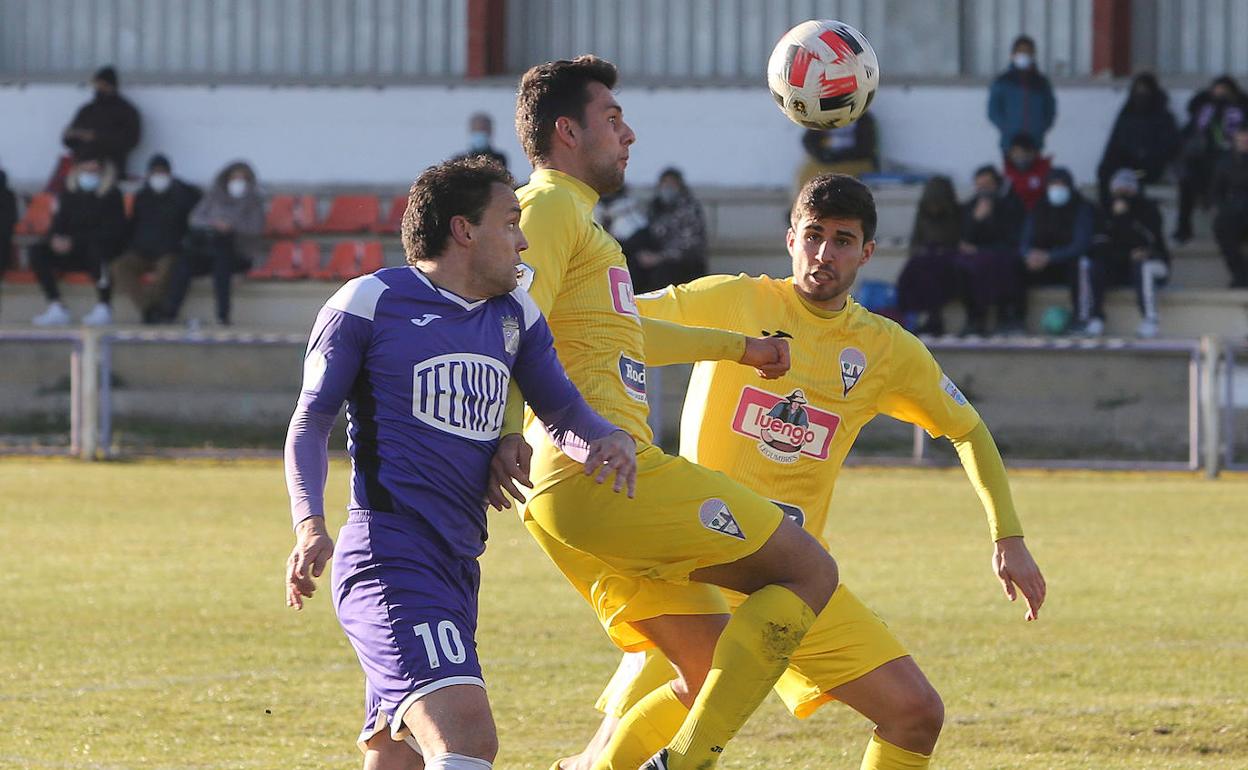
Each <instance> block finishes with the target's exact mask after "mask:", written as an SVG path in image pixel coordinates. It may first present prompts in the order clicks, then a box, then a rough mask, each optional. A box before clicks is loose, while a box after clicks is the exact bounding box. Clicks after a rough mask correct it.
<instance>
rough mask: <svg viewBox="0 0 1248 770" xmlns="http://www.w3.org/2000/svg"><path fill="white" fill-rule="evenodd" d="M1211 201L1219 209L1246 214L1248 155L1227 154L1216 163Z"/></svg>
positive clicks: (1247, 208) (1247, 201) (1247, 206)
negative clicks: (1215, 202) (1214, 202)
mask: <svg viewBox="0 0 1248 770" xmlns="http://www.w3.org/2000/svg"><path fill="white" fill-rule="evenodd" d="M1213 199H1214V200H1215V201H1217V203H1218V206H1219V207H1222V208H1232V209H1235V210H1237V211H1244V212H1248V153H1239V152H1228V153H1227V154H1226V155H1224V156H1222V158H1221V159H1220V160H1219V161H1218V165H1217V167H1216V168H1215V170H1214V172H1213Z"/></svg>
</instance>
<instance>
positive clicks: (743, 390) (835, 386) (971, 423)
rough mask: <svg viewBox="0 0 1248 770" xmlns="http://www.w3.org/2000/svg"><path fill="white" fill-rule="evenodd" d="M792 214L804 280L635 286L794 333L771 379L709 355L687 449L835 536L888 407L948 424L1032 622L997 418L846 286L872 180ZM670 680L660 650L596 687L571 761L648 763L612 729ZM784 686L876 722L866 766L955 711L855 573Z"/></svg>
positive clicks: (844, 180) (1031, 582) (655, 306)
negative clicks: (785, 364) (870, 438)
mask: <svg viewBox="0 0 1248 770" xmlns="http://www.w3.org/2000/svg"><path fill="white" fill-rule="evenodd" d="M791 221H792V228H791V229H790V230H789V233H788V250H789V254H790V256H791V257H792V260H793V276H792V277H791V278H787V279H783V280H781V279H774V278H770V277H767V276H761V277H758V278H753V277H750V276H746V275H738V276H724V275H717V276H709V277H706V278H701V279H698V280H696V281H693V282H691V283H688V284H685V285H682V286H676V287H670V286H669V287H668V288H666V289H663V290H660V291H656V292H651V293H649V294H644V295H641V296H640V297H638V298H637V304H638V308H639V310H640V312H641V314H642V316H643V317H645V318H654V319H664V320H668V321H676V322H679V323H685V324H695V325H705V326H712V327H716V328H720V329H724V330H735V331H740V332H749V333H767V334H771V335H777V336H783V337H786V338H788V339H789V340H790V345H791V347H792V351H793V367H792V369H790V370H789V372H788V373H787V374H786V375H785V376H784V377H783V378H781V379H779V380H777V381H774V382H764V381H762V380H760V379H759V378H758V377H756V376H754V375H753V373H752V372H750V371H749V370H748V369H745V368H744V367H733V366H724V365H721V364H719V363H715V362H708V363H701V364H698V365H697V366H696V367H695V369H694V372H693V377H692V379H691V381H690V383H689V389H688V392H687V394H686V396H685V408H684V412H683V414H682V419H681V455H682V456H684V457H686V458H688V459H690V460H694V461H696V462H698V463H700V464H703V465H706V466H707V467H710V468H715V469H716V470H721V471H723V472H724V473H726V474H728V475H730V476H731V477H733V478H734V479H736V480H738V481H741V482H743V483H745V484H746V486H748V487H750V488H751V489H754V490H756V491H758V492H761V493H762V494H764V495H766V496H767V497H770V498H771V499H772V500H773V501H775V503H776V504H777V505H778V506H779V507H780V508H781V509H782V510H784V511H785V512H786V514H788V515H789V516H790V517H791V518H793V519H794V520H796V521H798V522H799V523H801V524H802V525H803V526H804V527H805V528H806V529H807V531H809V532H810V533H811V534H812V535H814V536H815V537H819V538H820V539H821V540H822V535H823V533H824V531H825V529H826V526H827V522H828V514H829V512H830V507H831V503H832V492H833V488H834V486H835V484H836V477H837V473H838V471H839V470H840V467H841V464H842V463H843V462H844V460H845V457H846V455H847V454H848V453H849V450H850V448H851V447H852V446H853V443H854V440H855V439H856V438H857V436H858V433H859V431H860V430H861V429H862V427H863V426H864V425H866V423H867V422H869V421H870V420H871V419H872V418H873V417H875V415H877V414H881V413H883V414H887V415H890V416H892V417H896V418H897V419H900V420H905V421H907V422H911V423H915V424H917V425H920V426H922V427H923V428H924V429H926V430H927V432H928V433H930V434H931V435H933V436H947V437H949V438H950V439H951V440H952V441H953V444H954V446H955V447H957V450H958V455H959V457H960V458H961V460H962V463H963V465H964V467H965V469H966V471H967V474H968V475H969V477H970V479H971V481H972V483H973V484H974V486H975V488H976V490H977V491H978V493H979V496H980V499H981V501H982V503H983V505H984V509H985V511H986V513H987V515H988V524H989V531H990V534H991V536H992V539H993V541H994V544H995V545H994V549H993V556H992V563H993V568H994V570H995V571H996V574H997V577H998V578H999V579H1000V581H1001V584H1002V586H1003V587H1004V589H1005V593H1006V595H1007V596H1008V597H1009V598H1010V599H1011V600H1013V599H1014V598H1015V596H1016V593H1015V590H1016V589H1015V587H1016V586H1017V588H1018V589H1020V590H1021V593H1022V594H1023V596H1024V598H1025V599H1026V602H1027V605H1028V609H1027V615H1026V617H1027V619H1028V620H1032V619H1035V617H1036V615H1037V613H1038V612H1039V609H1040V605H1041V604H1042V603H1043V602H1044V594H1045V586H1044V578H1043V576H1042V575H1041V573H1040V570H1039V569H1038V568H1037V567H1036V564H1035V562H1034V561H1033V560H1032V558H1031V555H1030V554H1029V552H1028V550H1027V547H1026V545H1025V544H1024V542H1023V531H1022V527H1021V525H1020V524H1019V521H1018V517H1017V516H1016V515H1015V512H1014V506H1013V502H1012V500H1011V497H1010V490H1009V485H1008V482H1007V480H1006V476H1005V468H1004V466H1003V464H1002V462H1001V457H1000V454H999V453H998V452H997V448H996V445H995V444H994V442H993V440H992V437H991V435H990V434H989V432H988V429H987V428H986V427H985V426H984V423H983V421H982V420H981V419H980V417H979V415H978V414H977V413H976V411H975V409H974V408H973V407H972V406H971V405H970V404H969V403H968V402H967V400H966V398H965V397H964V396H963V395H962V394H961V392H959V391H958V388H957V386H956V385H954V383H953V382H951V381H950V380H949V378H948V377H946V376H945V375H944V374H943V373H942V372H941V370H940V367H939V365H937V363H936V361H935V359H933V358H932V355H931V353H930V352H928V350H927V348H925V347H924V346H923V344H922V343H921V342H920V341H919V340H918V339H916V338H915V337H914V336H912V335H911V334H909V333H908V332H906V331H905V330H903V329H902V328H901V327H899V326H898V325H897V324H895V323H893V322H892V321H890V320H888V319H886V318H883V317H882V316H878V315H875V314H873V313H871V312H869V311H867V310H865V309H864V308H863V307H862V306H861V305H858V304H857V303H855V302H854V301H853V299H852V298H850V297H849V289H850V287H851V286H852V284H853V282H854V278H855V276H856V274H857V272H858V269H859V268H860V267H861V266H862V265H864V264H866V262H867V261H868V260H869V259H870V258H871V254H872V252H873V251H874V248H875V244H874V240H873V239H874V234H875V227H876V211H875V202H874V200H873V198H872V196H871V192H870V190H868V189H867V187H866V186H865V185H863V184H862V183H861V182H858V181H857V180H855V179H854V178H853V177H849V176H844V175H839V174H827V175H823V176H820V177H816V178H815V179H813V180H812V181H810V182H809V183H807V184H806V185H805V186H804V187H803V189H802V191H801V192H800V193H799V196H798V199H797V202H796V204H795V206H794V209H793V213H792V220H791ZM729 601H730V604H735V602H736V597H733V596H730V597H729ZM670 678H671V668H670V666H669V665H668V664H667V662H666V661H665V660H663V658H662V656H661V655H659V654H658V653H655V652H653V651H651V652H645V653H635V654H632V655H626V656H625V659H624V661H623V662H622V663H621V665H620V668H619V670H618V671H617V672H616V675H615V676H614V677H613V678H612V681H611V683H610V684H609V685H608V686H607V689H606V691H605V692H604V693H603V695H602V697H601V698H600V699H599V702H598V707H599V708H600V709H601V710H603V711H604V712H605V714H606V718H605V720H604V722H603V724H602V727H601V728H600V730H599V732H598V734H597V735H596V736H595V738H594V740H593V741H591V743H590V745H589V747H587V749H586V750H585V751H584V752H583V753H582V754H581V755H580V756H578V757H576V758H573V759H570V760H566V761H565V762H564V763H563V767H564V768H568V769H569V770H571V768H582V767H615V768H620V767H635V766H636V764H635V763H636V762H637V757H638V756H643V757H644V756H646V754H645V751H646V747H645V746H637V745H633V746H632V747H631V748H630V746H629V745H621V740H620V739H619V738H618V737H617V738H616V739H615V740H611V736H612V734H613V732H615V730H616V725H617V722H619V720H620V718H621V717H623V718H624V722H623V723H622V725H623V727H624V728H626V729H627V728H629V727H630V721H631V720H632V719H633V715H632V714H631V713H630V712H629V711H628V710H629V709H630V708H631V707H633V706H634V704H636V703H637V702H638V701H639V700H641V699H642V698H643V696H646V695H647V693H649V692H651V691H653V690H654V689H655V688H656V687H660V686H662V685H663V683H664V682H666V681H667V680H668V679H670ZM776 691H777V693H778V694H779V695H780V697H781V698H782V700H783V701H784V703H785V705H786V706H788V708H789V709H790V711H792V713H793V714H795V715H796V716H797V717H799V718H804V717H807V716H809V715H810V714H811V713H813V712H814V711H815V710H816V709H818V708H819V707H820V706H821V705H823V704H824V703H826V702H828V701H831V700H839V701H841V702H843V703H845V704H846V705H848V706H850V707H852V708H854V709H856V710H857V711H859V712H860V713H862V714H863V715H864V716H866V717H867V718H868V719H870V720H871V721H872V722H874V723H875V725H876V729H875V733H874V735H873V736H872V739H871V742H870V744H869V746H868V748H867V751H866V755H865V757H864V759H863V762H862V768H864V770H867V769H869V770H886V769H889V770H891V769H892V768H898V769H900V768H924V767H927V766H928V759H929V757H930V755H931V752H932V749H933V748H934V747H935V745H936V740H937V737H938V736H939V734H940V729H941V725H942V720H943V715H944V708H943V705H942V703H941V699H940V696H939V695H938V694H937V693H936V691H935V690H934V689H933V688H932V686H931V684H929V683H928V681H927V678H926V677H925V676H924V675H923V672H922V671H921V670H920V669H919V667H918V666H917V665H916V664H915V662H914V660H913V659H912V658H911V657H910V656H909V655H908V654H907V652H906V650H905V648H904V647H903V646H902V644H901V643H900V642H899V641H898V640H897V639H896V638H895V637H894V636H893V635H892V633H891V632H890V631H889V630H888V628H887V627H886V626H885V625H884V623H883V622H882V621H881V620H880V619H879V618H878V617H876V615H875V614H874V613H872V612H871V611H870V610H869V609H867V607H866V606H865V605H863V604H862V603H861V602H860V601H859V600H858V599H857V598H856V597H854V595H853V594H852V593H850V591H849V589H848V588H847V587H846V586H845V585H843V584H842V585H840V586H839V587H838V588H837V590H836V593H835V594H834V595H833V597H832V600H831V601H830V602H829V603H828V606H827V607H826V608H825V609H824V611H823V612H822V613H821V614H820V615H819V618H818V619H817V620H816V622H815V625H814V626H813V627H812V628H811V630H810V631H809V632H808V633H807V635H806V637H805V638H804V639H803V640H802V642H801V644H800V645H799V646H798V648H797V650H796V651H795V652H794V653H793V655H792V659H791V662H790V666H789V669H788V670H787V671H786V672H785V674H784V675H783V676H782V677H781V678H780V680H779V682H778V683H777V685H776ZM633 729H634V730H635V728H633ZM660 737H661V736H655V738H654V739H655V740H658V739H659V738H660ZM635 743H636V742H635V741H633V744H635ZM595 759H596V760H597V764H594V760H595Z"/></svg>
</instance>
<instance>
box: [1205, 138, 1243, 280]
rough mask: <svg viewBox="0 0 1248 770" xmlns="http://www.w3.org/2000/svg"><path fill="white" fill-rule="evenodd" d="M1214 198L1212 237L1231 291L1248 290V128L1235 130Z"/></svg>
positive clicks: (1217, 176) (1217, 175)
mask: <svg viewBox="0 0 1248 770" xmlns="http://www.w3.org/2000/svg"><path fill="white" fill-rule="evenodd" d="M1213 195H1214V200H1215V202H1216V203H1217V206H1218V213H1217V216H1215V217H1214V219H1213V235H1214V238H1216V239H1217V241H1218V249H1219V250H1220V251H1221V252H1222V258H1223V259H1225V260H1226V268H1227V270H1229V271H1230V272H1231V288H1232V289H1248V255H1245V253H1244V239H1245V238H1248V125H1240V126H1239V127H1238V128H1236V129H1235V135H1234V140H1233V142H1232V145H1231V151H1230V152H1229V153H1227V155H1226V156H1225V157H1223V158H1222V160H1221V161H1220V162H1219V163H1218V168H1217V170H1216V172H1215V173H1214V177H1213Z"/></svg>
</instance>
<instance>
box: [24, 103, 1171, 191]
mask: <svg viewBox="0 0 1248 770" xmlns="http://www.w3.org/2000/svg"><path fill="white" fill-rule="evenodd" d="M513 88H514V87H513V86H512V85H510V84H507V85H480V86H475V85H474V86H462V87H448V86H413V87H388V88H348V87H338V88H272V87H251V86H222V87H215V88H210V87H203V86H136V87H133V88H129V89H126V90H125V94H126V95H127V96H128V97H129V98H130V99H131V100H132V101H134V102H135V104H136V105H137V106H138V107H139V109H140V110H141V111H142V113H143V142H142V144H141V145H140V147H139V149H138V150H137V151H136V152H135V153H134V154H133V155H132V156H131V172H132V173H133V172H135V171H138V170H140V169H141V168H142V164H143V163H144V162H145V159H146V158H147V157H148V156H149V155H151V154H152V153H154V152H163V153H165V154H167V155H169V157H170V158H171V159H172V160H173V163H174V166H175V169H176V171H177V173H178V174H179V175H181V176H184V177H185V178H188V179H191V180H194V181H197V182H201V183H202V182H203V181H205V180H207V179H209V178H211V176H212V175H213V174H214V173H215V172H216V171H217V170H218V169H219V168H221V166H222V165H224V163H225V162H227V161H229V160H231V159H234V158H245V159H248V160H250V161H252V162H253V163H254V164H255V166H256V168H257V171H258V173H259V175H260V177H261V181H262V182H264V183H266V184H267V185H268V186H270V187H275V186H282V185H296V186H304V185H318V184H331V185H343V186H356V185H359V186H378V185H385V186H399V187H405V186H406V185H407V184H408V183H409V182H410V181H411V179H412V178H413V177H414V176H415V175H416V174H417V173H419V172H420V170H421V169H423V168H425V167H426V166H428V165H430V164H432V163H435V162H437V161H439V160H441V159H443V158H445V157H447V156H448V155H450V154H453V153H455V152H458V151H460V149H461V148H462V146H463V145H464V143H465V139H466V131H467V129H466V124H467V119H468V116H469V115H470V114H471V113H472V112H474V111H478V110H481V111H485V112H488V113H490V114H492V115H493V116H494V119H495V139H496V143H497V144H498V146H499V147H500V149H502V150H503V151H504V152H505V153H507V155H508V157H509V159H510V160H511V165H512V171H513V172H514V173H516V174H517V176H519V177H521V178H523V177H524V176H525V175H526V174H527V169H528V166H527V164H526V163H524V161H523V155H522V154H521V152H520V147H519V144H518V143H517V141H516V138H515V135H514V133H513V131H512V127H511V120H512V109H513V105H514V90H513ZM1189 95H1190V92H1189V91H1183V90H1175V91H1172V93H1171V97H1172V105H1171V106H1172V108H1173V109H1175V113H1176V117H1178V118H1179V119H1180V121H1182V119H1183V106H1184V105H1185V104H1186V99H1187V97H1188V96H1189ZM1123 96H1124V93H1123V87H1122V86H1121V85H1117V86H1114V85H1108V84H1107V85H1104V86H1101V85H1078V86H1071V87H1058V89H1057V99H1058V119H1057V125H1056V127H1055V128H1054V129H1053V131H1052V132H1050V135H1049V138H1048V143H1047V147H1046V151H1047V152H1050V153H1052V154H1053V155H1054V156H1055V157H1056V159H1057V161H1058V162H1059V163H1060V164H1062V165H1067V166H1069V167H1070V168H1071V169H1072V171H1073V172H1074V174H1075V176H1076V179H1077V180H1078V181H1079V182H1080V183H1085V182H1088V181H1090V180H1091V179H1092V177H1093V175H1094V173H1095V169H1096V164H1097V162H1098V160H1099V159H1100V155H1101V151H1102V148H1103V147H1104V143H1105V139H1106V137H1107V136H1108V133H1109V129H1110V126H1111V125H1112V124H1113V120H1114V117H1115V115H1116V114H1117V111H1118V109H1119V107H1120V105H1121V103H1122V99H1123ZM87 98H89V92H88V91H87V90H86V89H85V88H82V87H75V86H70V85H61V84H44V85H28V86H24V87H15V86H9V87H0V115H4V116H6V117H5V120H4V130H3V131H2V132H0V168H3V169H5V170H6V171H8V173H9V178H10V180H12V182H13V183H14V184H15V185H16V186H17V187H19V188H21V189H25V190H30V189H35V188H37V187H38V186H39V185H40V184H41V183H42V182H43V180H45V179H46V178H47V175H48V172H49V171H50V169H51V168H52V165H53V162H54V159H55V157H56V155H57V153H58V152H59V151H60V149H61V148H60V143H59V135H60V132H61V129H62V128H63V127H64V126H65V124H66V123H67V122H68V121H69V119H70V117H71V116H72V115H73V112H74V110H75V109H76V108H77V107H78V105H80V104H81V103H82V102H83V101H85V100H86V99H87ZM986 99H987V89H986V86H985V85H983V84H970V85H948V86H910V87H892V88H890V87H888V86H887V85H885V86H884V87H882V88H881V90H880V92H879V94H878V95H877V98H876V100H875V104H874V105H873V106H872V108H871V110H872V113H873V114H874V115H875V117H876V120H877V122H878V124H879V126H880V131H881V147H882V152H883V155H884V157H885V158H886V161H887V162H890V163H894V164H901V165H903V166H905V167H907V168H910V169H913V170H917V171H928V172H940V173H945V174H949V175H951V176H953V178H954V179H955V180H956V181H957V182H958V184H959V185H960V186H964V185H965V184H966V182H967V181H968V180H967V177H968V175H969V174H970V172H971V170H972V169H973V168H974V167H976V166H977V165H979V164H982V163H986V162H991V161H994V160H997V159H999V156H998V153H997V149H996V147H997V137H996V132H995V130H994V129H993V128H992V126H991V124H989V123H988V120H987V117H986V116H985V109H986ZM620 100H621V102H622V103H623V105H624V108H625V116H626V119H627V120H628V121H629V122H630V123H631V124H632V126H633V128H634V129H635V130H636V131H637V133H638V135H639V141H638V144H637V145H636V146H635V147H634V150H633V154H632V163H631V165H630V168H629V176H630V179H631V180H632V181H633V182H635V183H637V184H643V185H644V184H650V183H652V182H653V180H654V179H655V177H656V176H657V175H658V173H659V171H660V170H661V169H662V168H664V167H665V166H668V165H676V166H679V167H681V168H683V169H684V170H685V172H686V175H687V176H688V178H689V180H690V181H691V182H692V183H693V184H695V185H717V186H745V187H787V186H788V185H789V184H790V183H791V181H792V178H793V174H794V171H795V169H796V168H797V166H798V164H799V163H800V162H801V159H802V151H801V148H800V145H799V140H800V136H801V129H799V128H798V127H797V126H794V125H792V124H791V123H789V122H788V121H787V120H785V119H784V118H783V117H782V116H781V115H780V113H779V111H777V110H776V108H775V105H774V103H773V102H772V101H771V99H770V98H769V96H768V94H767V91H766V88H765V87H764V86H763V85H761V84H760V85H759V86H757V87H750V88H744V87H731V88H727V87H720V88H712V87H705V88H657V87H655V88H637V89H629V88H628V87H627V84H625V88H624V89H623V90H622V91H621V92H620Z"/></svg>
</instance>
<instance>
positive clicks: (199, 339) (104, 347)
mask: <svg viewBox="0 0 1248 770" xmlns="http://www.w3.org/2000/svg"><path fill="white" fill-rule="evenodd" d="M0 342H23V343H29V344H49V343H55V344H67V343H68V344H70V345H72V348H71V354H70V442H69V445H70V450H69V451H70V453H72V454H73V455H75V456H78V457H81V458H83V459H85V460H96V459H101V458H108V457H111V456H113V455H114V454H115V452H116V451H117V450H116V447H114V446H113V440H112V424H113V394H112V372H113V365H112V353H113V347H114V346H115V345H117V344H139V345H146V344H160V345H170V344H172V345H202V346H243V347H252V346H299V347H302V346H304V345H305V344H306V343H307V337H306V335H304V334H293V333H261V332H239V331H211V332H207V331H183V330H167V331H128V330H101V329H85V328H84V329H78V330H64V331H44V330H3V331H0ZM927 345H928V347H929V348H930V349H931V350H932V351H934V352H937V353H939V352H942V351H974V352H976V353H984V354H986V355H990V354H992V353H1019V352H1036V353H1039V354H1041V355H1047V354H1056V353H1076V354H1087V355H1130V354H1153V355H1168V356H1177V357H1185V358H1186V359H1187V383H1188V399H1187V401H1188V403H1187V427H1188V429H1187V442H1186V443H1187V459H1186V460H1185V461H1181V462H1166V461H1151V460H1129V461H1113V460H1091V459H1080V460H1011V464H1012V465H1018V466H1033V467H1052V468H1058V467H1079V468H1094V469H1095V468H1099V469H1123V468H1137V469H1145V468H1152V469H1180V470H1191V471H1196V470H1201V469H1203V470H1204V472H1205V474H1206V475H1208V476H1210V477H1213V476H1216V475H1217V474H1218V472H1219V471H1220V469H1222V468H1244V467H1248V463H1240V462H1238V457H1237V455H1236V451H1235V427H1236V426H1235V414H1234V410H1235V403H1234V396H1235V381H1234V377H1235V367H1236V364H1237V362H1238V361H1239V360H1241V359H1244V358H1248V344H1246V343H1243V342H1226V341H1223V340H1221V339H1220V338H1217V337H1212V336H1206V337H1202V338H1200V339H1190V340H1153V341H1136V340H1120V339H1112V338H1111V339H1105V340H1092V339H1072V338H1056V339H1053V338H1024V339H1000V340H996V339H993V340H959V339H935V340H929V341H928V342H927ZM661 371H662V370H661V369H660V368H658V367H656V368H654V369H651V370H650V371H649V372H648V373H647V376H648V378H649V380H648V382H647V389H648V390H649V391H650V393H651V394H652V403H651V409H652V414H651V419H650V424H651V427H652V428H653V429H654V431H655V442H656V443H659V442H661V440H662V438H663V436H662V426H663V424H664V420H663V414H662V396H661V394H662V385H661V383H662V374H661ZM928 442H929V440H928V438H927V436H926V434H925V433H924V432H923V430H922V429H921V428H919V427H918V426H915V429H914V439H913V442H912V448H911V452H910V455H909V457H908V458H906V461H907V462H909V463H913V464H925V463H926V462H927V458H926V448H927V445H928Z"/></svg>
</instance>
